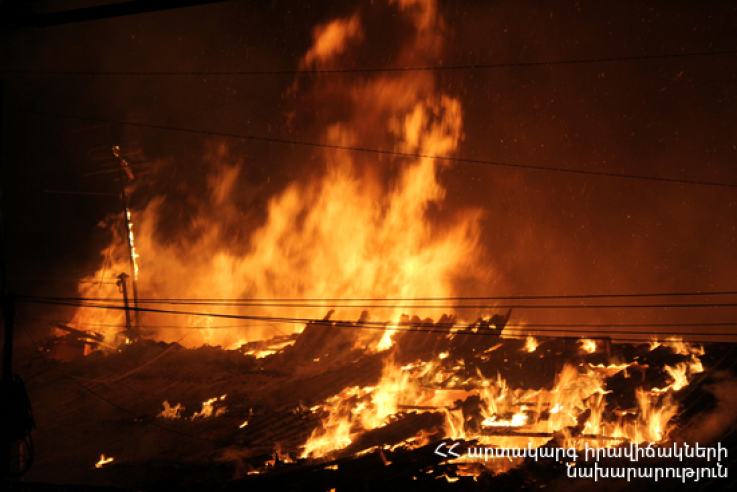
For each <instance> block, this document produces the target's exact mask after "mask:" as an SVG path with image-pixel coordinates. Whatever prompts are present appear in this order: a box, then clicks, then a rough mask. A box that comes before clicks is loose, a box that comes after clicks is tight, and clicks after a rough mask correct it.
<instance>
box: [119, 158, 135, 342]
mask: <svg viewBox="0 0 737 492" xmlns="http://www.w3.org/2000/svg"><path fill="white" fill-rule="evenodd" d="M112 150H113V155H114V156H115V160H116V162H117V163H118V174H119V176H120V201H121V204H122V205H123V222H124V223H125V242H126V243H128V258H129V261H130V266H131V285H132V286H133V306H134V307H135V308H136V311H135V312H134V314H133V318H134V320H135V325H136V329H137V328H138V326H139V320H138V266H137V265H136V252H135V250H134V247H133V232H131V224H130V220H131V214H130V211H129V210H128V194H127V193H126V192H125V185H126V183H127V179H133V173H132V172H131V171H130V168H129V167H128V163H127V162H126V161H125V159H123V157H122V156H121V155H120V147H118V146H117V145H114V146H113V148H112ZM126 178H127V179H126ZM127 312H128V311H127V309H126V313H127Z"/></svg>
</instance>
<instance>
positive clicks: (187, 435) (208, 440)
mask: <svg viewBox="0 0 737 492" xmlns="http://www.w3.org/2000/svg"><path fill="white" fill-rule="evenodd" d="M16 318H17V319H18V321H20V325H21V328H23V331H25V332H26V335H27V336H28V338H29V339H30V340H31V343H32V344H33V345H34V346H35V347H36V349H37V350H38V353H39V354H41V359H42V360H43V362H44V364H45V365H46V367H47V368H48V369H49V370H50V371H53V372H56V373H58V374H61V375H62V376H64V377H66V378H67V379H69V380H70V381H72V382H73V383H75V384H77V385H79V386H80V387H82V388H83V389H84V390H85V391H87V392H88V393H90V394H91V395H93V396H94V397H96V398H98V399H100V400H102V401H104V402H105V403H107V404H108V405H111V406H113V407H115V408H117V409H118V410H120V411H121V412H124V413H127V414H128V415H131V416H132V417H134V418H136V419H138V420H140V421H142V422H143V423H144V424H145V425H150V426H152V427H156V428H157V429H161V430H163V431H166V432H171V433H173V434H178V435H180V436H184V437H189V438H191V439H197V440H199V441H205V442H211V443H214V444H224V443H225V441H215V440H212V439H207V438H205V437H199V436H194V435H191V434H187V433H186V432H181V431H178V430H175V429H170V428H168V427H164V426H161V425H158V424H157V423H156V422H151V421H147V420H145V419H143V418H141V417H140V416H138V415H136V414H135V413H133V412H132V411H131V410H128V409H127V408H125V407H122V406H120V405H118V404H117V403H115V402H113V401H111V400H109V399H107V398H105V397H104V396H102V395H101V394H99V393H97V392H96V391H94V390H92V389H90V388H88V387H87V386H85V385H84V384H82V383H81V382H80V381H79V380H78V379H80V378H78V377H77V376H72V375H71V374H67V373H65V372H64V371H60V370H58V369H56V368H54V367H52V366H51V364H49V362H48V361H47V360H46V357H45V356H44V355H43V351H42V350H41V348H40V347H39V346H38V344H36V341H35V340H34V339H33V337H32V336H31V333H30V332H29V331H28V329H27V328H26V326H25V323H23V320H22V319H21V318H20V316H18V315H16ZM172 346H173V345H172Z"/></svg>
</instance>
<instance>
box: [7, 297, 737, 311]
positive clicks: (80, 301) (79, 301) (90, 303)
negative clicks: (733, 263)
mask: <svg viewBox="0 0 737 492" xmlns="http://www.w3.org/2000/svg"><path fill="white" fill-rule="evenodd" d="M18 299H25V300H45V301H51V302H69V303H74V304H75V305H78V306H82V307H85V306H86V307H99V306H100V304H99V303H101V302H108V303H110V302H121V301H119V300H114V299H104V300H103V299H99V300H97V299H87V298H84V297H77V298H73V297H37V296H18ZM144 303H145V304H151V303H153V304H155V303H156V302H144ZM160 303H161V304H175V305H178V304H182V305H192V304H194V305H204V306H215V307H280V308H308V309H325V308H337V307H342V308H369V309H660V308H732V307H737V303H735V302H711V303H689V304H394V305H381V304H339V303H325V304H324V305H307V304H299V303H293V304H292V303H212V304H205V303H197V302H182V303H177V302H169V301H162V302H160ZM118 307H120V306H118Z"/></svg>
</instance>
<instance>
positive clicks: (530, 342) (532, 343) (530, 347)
mask: <svg viewBox="0 0 737 492" xmlns="http://www.w3.org/2000/svg"><path fill="white" fill-rule="evenodd" d="M538 345H540V344H539V343H537V339H536V338H535V337H533V336H531V335H530V336H528V337H527V339H526V340H525V350H527V351H528V352H530V353H532V352H534V351H535V350H537V347H538Z"/></svg>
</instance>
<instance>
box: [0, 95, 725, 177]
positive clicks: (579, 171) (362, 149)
mask: <svg viewBox="0 0 737 492" xmlns="http://www.w3.org/2000/svg"><path fill="white" fill-rule="evenodd" d="M3 109H5V110H7V111H15V112H18V113H27V114H35V115H42V116H55V117H58V118H70V119H77V120H85V121H96V122H102V123H112V124H118V125H126V126H134V127H138V128H150V129H154V130H166V131H176V132H184V133H194V134H197V135H208V136H217V137H226V138H234V139H239V140H252V141H258V142H267V143H273V144H287V145H297V146H303V147H313V148H326V149H333V150H347V151H351V152H363V153H368V154H376V155H388V156H394V157H408V158H412V159H433V160H444V161H450V162H461V163H465V164H482V165H487V166H497V167H509V168H515V169H530V170H535V171H553V172H562V173H570V174H582V175H589V176H606V177H610V178H625V179H642V180H647V181H660V182H666V183H680V184H690V185H701V186H718V187H724V188H737V184H730V183H717V182H713V181H694V180H687V179H677V178H659V177H655V176H642V175H637V174H619V173H609V172H602V171H586V170H583V169H567V168H558V167H545V166H534V165H531V164H513V163H509V162H500V161H492V160H484V159H469V158H465V157H451V156H440V155H430V154H420V153H411V152H399V151H394V150H382V149H372V148H367V147H351V146H347V145H335V144H325V143H319V142H308V141H303V140H288V139H284V138H275V137H263V136H256V135H246V134H239V133H222V132H214V131H209V130H196V129H193V128H182V127H173V126H165V125H153V124H149V123H135V122H132V121H121V120H112V119H106V118H98V117H93V116H82V115H72V114H64V113H50V112H45V111H36V110H32V109H23V108H10V107H5V108H3Z"/></svg>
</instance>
